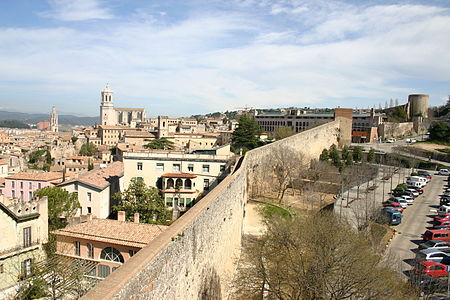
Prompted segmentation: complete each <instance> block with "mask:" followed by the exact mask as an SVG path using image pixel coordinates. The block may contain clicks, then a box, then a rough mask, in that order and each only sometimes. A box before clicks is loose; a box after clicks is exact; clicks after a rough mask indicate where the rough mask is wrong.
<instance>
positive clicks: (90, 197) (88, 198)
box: [87, 192, 92, 202]
mask: <svg viewBox="0 0 450 300" xmlns="http://www.w3.org/2000/svg"><path fill="white" fill-rule="evenodd" d="M87 200H88V202H91V201H92V193H89V192H88V193H87Z"/></svg>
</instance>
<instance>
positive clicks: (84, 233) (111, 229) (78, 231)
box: [53, 219, 168, 248]
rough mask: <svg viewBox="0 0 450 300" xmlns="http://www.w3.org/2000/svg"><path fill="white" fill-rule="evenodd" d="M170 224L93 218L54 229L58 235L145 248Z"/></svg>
mask: <svg viewBox="0 0 450 300" xmlns="http://www.w3.org/2000/svg"><path fill="white" fill-rule="evenodd" d="M167 228H168V226H162V225H153V224H143V223H133V222H123V221H117V220H109V219H93V220H91V221H88V222H84V223H80V224H75V225H71V226H67V227H66V228H63V229H58V230H55V231H53V233H54V234H56V235H61V236H69V237H74V238H80V239H87V240H93V241H99V242H105V243H111V244H116V245H124V246H131V247H137V248H143V247H145V246H146V245H147V244H148V243H150V242H151V241H152V240H153V239H155V238H156V237H157V236H158V235H159V234H160V233H161V232H163V231H164V230H166V229H167Z"/></svg>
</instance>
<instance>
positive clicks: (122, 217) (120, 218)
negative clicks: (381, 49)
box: [117, 211, 125, 222]
mask: <svg viewBox="0 0 450 300" xmlns="http://www.w3.org/2000/svg"><path fill="white" fill-rule="evenodd" d="M117 221H122V222H125V212H124V211H118V212H117Z"/></svg>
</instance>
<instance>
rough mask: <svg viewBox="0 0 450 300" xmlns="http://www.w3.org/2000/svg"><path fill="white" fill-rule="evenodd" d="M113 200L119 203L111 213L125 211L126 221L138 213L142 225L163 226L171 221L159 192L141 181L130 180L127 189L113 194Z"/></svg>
mask: <svg viewBox="0 0 450 300" xmlns="http://www.w3.org/2000/svg"><path fill="white" fill-rule="evenodd" d="M113 199H115V200H118V201H119V204H118V205H115V206H113V211H115V212H117V211H125V213H126V218H127V220H130V221H131V220H132V217H133V215H134V213H139V219H140V221H142V222H143V223H152V224H162V225H164V224H167V220H170V219H171V215H170V212H169V211H168V210H167V209H166V207H165V204H164V200H163V199H162V198H161V196H160V194H159V190H158V189H157V188H155V187H148V186H147V185H145V183H144V181H143V180H137V179H136V178H133V179H131V182H130V185H129V186H128V188H127V189H126V190H125V191H124V192H118V193H116V194H114V196H113Z"/></svg>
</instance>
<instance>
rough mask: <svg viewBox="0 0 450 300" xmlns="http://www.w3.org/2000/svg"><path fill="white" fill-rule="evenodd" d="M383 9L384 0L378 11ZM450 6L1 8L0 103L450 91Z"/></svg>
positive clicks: (290, 100)
mask: <svg viewBox="0 0 450 300" xmlns="http://www.w3.org/2000/svg"><path fill="white" fill-rule="evenodd" d="M380 3H381V4H380ZM448 36H450V3H448V2H447V1H439V0H435V1H364V4H360V3H359V2H358V1H326V0H320V1H300V0H298V1H297V0H281V1H252V0H242V1H241V0H233V1H200V0H192V1H186V2H185V1H182V2H180V1H163V2H158V1H151V2H149V1H143V0H137V1H119V0H111V1H102V0H78V1H69V0H48V1H29V0H19V1H12V0H11V1H2V2H1V3H0V43H1V44H2V47H1V48H0V65H1V66H2V67H1V68H0V109H1V110H11V111H22V112H36V113H45V112H49V111H50V109H51V107H52V106H56V107H57V109H58V111H61V112H71V113H76V114H81V115H86V116H96V115H98V113H99V106H100V91H101V90H102V89H103V88H104V87H105V85H106V83H109V86H110V87H111V89H112V90H113V91H114V92H115V94H114V95H115V97H114V105H115V106H117V107H143V108H145V109H146V110H147V112H148V115H149V116H156V115H169V116H188V115H192V114H203V113H208V112H215V111H226V110H235V109H236V108H238V107H243V106H245V105H248V106H252V107H257V108H269V107H288V106H298V107H304V106H310V107H337V106H341V107H353V108H355V107H358V108H367V107H372V106H376V107H378V104H381V105H382V106H383V107H384V103H385V102H386V101H388V102H389V99H390V98H394V99H395V98H398V100H399V103H401V104H402V103H406V101H407V96H408V95H409V94H415V93H425V94H429V95H430V105H442V104H444V102H445V99H447V95H448V94H450V90H449V89H448V86H449V83H450V80H449V78H450V70H449V69H448V68H446V66H448V65H449V64H450V51H449V50H450V39H448Z"/></svg>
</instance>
